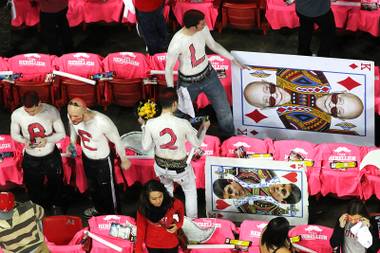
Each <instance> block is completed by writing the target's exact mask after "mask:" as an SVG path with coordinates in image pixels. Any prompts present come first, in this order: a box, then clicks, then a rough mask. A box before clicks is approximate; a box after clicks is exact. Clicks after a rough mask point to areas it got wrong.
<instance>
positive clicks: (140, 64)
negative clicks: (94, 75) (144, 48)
mask: <svg viewBox="0 0 380 253" xmlns="http://www.w3.org/2000/svg"><path fill="white" fill-rule="evenodd" d="M103 68H104V71H114V72H115V75H116V76H115V77H116V78H123V79H131V78H146V77H147V75H148V72H149V65H148V62H147V60H146V58H145V55H143V54H142V53H133V52H118V53H111V54H109V55H107V57H106V58H104V59H103Z"/></svg>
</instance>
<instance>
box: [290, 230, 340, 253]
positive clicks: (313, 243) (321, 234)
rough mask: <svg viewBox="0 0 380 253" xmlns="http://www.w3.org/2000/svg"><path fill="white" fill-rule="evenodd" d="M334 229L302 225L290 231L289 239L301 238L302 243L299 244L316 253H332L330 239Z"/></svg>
mask: <svg viewBox="0 0 380 253" xmlns="http://www.w3.org/2000/svg"><path fill="white" fill-rule="evenodd" d="M332 232H333V229H332V228H329V227H324V226H319V225H300V226H296V227H294V228H292V229H291V230H290V231H289V237H293V236H297V235H300V236H301V241H300V242H298V243H297V244H299V245H301V246H304V247H307V248H309V249H312V250H314V251H316V252H320V253H327V252H332V248H331V246H330V238H331V235H332Z"/></svg>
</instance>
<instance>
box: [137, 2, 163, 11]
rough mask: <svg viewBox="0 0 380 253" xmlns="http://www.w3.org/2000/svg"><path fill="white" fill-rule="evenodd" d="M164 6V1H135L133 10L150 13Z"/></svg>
mask: <svg viewBox="0 0 380 253" xmlns="http://www.w3.org/2000/svg"><path fill="white" fill-rule="evenodd" d="M163 4H164V0H136V1H135V8H136V9H137V10H138V11H141V12H150V11H154V10H156V9H158V7H160V6H161V5H163Z"/></svg>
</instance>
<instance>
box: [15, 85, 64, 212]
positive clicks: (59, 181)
mask: <svg viewBox="0 0 380 253" xmlns="http://www.w3.org/2000/svg"><path fill="white" fill-rule="evenodd" d="M22 104H23V106H22V107H20V108H18V109H16V110H15V111H13V113H12V116H11V136H12V139H14V140H15V141H17V142H20V143H22V144H24V145H25V152H24V155H23V160H22V169H23V172H24V183H25V186H26V188H27V189H28V195H29V198H30V200H31V201H33V202H34V203H36V204H39V205H41V206H43V207H44V208H45V209H49V208H51V209H52V210H51V211H52V213H53V214H61V212H62V209H61V208H62V205H63V203H62V188H63V167H62V159H61V154H60V152H59V150H58V148H57V146H56V143H57V142H59V141H60V140H61V139H63V138H64V137H65V128H64V126H63V123H62V120H61V115H60V114H59V112H58V110H57V109H56V108H55V107H54V106H52V105H49V104H45V103H42V102H41V101H40V98H39V96H38V94H37V92H35V91H28V92H25V93H24V95H23V97H22ZM45 177H47V179H48V181H47V184H46V189H45V184H44V181H45Z"/></svg>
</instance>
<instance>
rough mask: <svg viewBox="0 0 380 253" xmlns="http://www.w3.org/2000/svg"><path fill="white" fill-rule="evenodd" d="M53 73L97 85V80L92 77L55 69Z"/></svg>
mask: <svg viewBox="0 0 380 253" xmlns="http://www.w3.org/2000/svg"><path fill="white" fill-rule="evenodd" d="M53 75H57V76H63V77H67V78H70V79H74V80H77V81H81V82H84V83H88V84H91V85H95V84H96V81H94V80H91V79H88V78H84V77H81V76H78V75H74V74H70V73H66V72H63V71H58V70H53Z"/></svg>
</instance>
